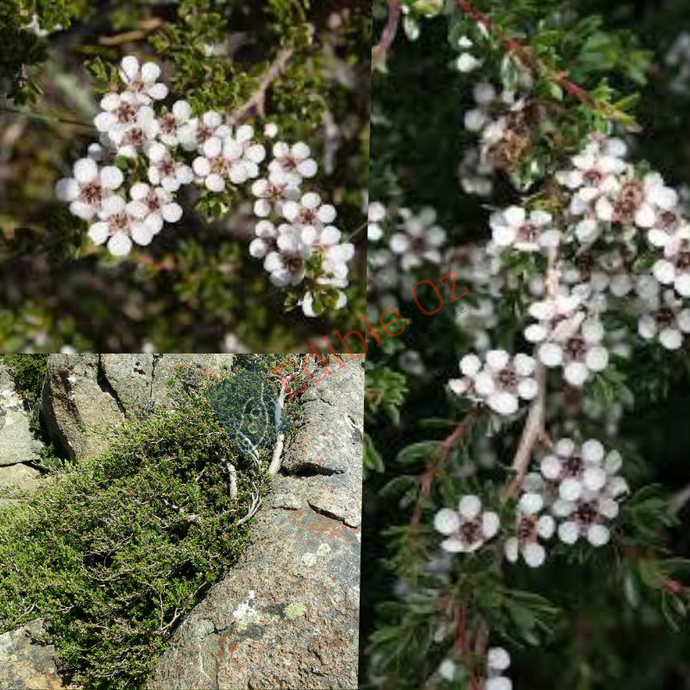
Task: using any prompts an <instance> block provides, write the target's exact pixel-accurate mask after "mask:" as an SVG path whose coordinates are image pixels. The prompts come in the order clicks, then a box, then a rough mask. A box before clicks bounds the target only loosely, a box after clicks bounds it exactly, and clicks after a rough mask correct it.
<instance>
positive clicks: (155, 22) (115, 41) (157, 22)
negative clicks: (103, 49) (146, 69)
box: [98, 17, 165, 46]
mask: <svg viewBox="0 0 690 690" xmlns="http://www.w3.org/2000/svg"><path fill="white" fill-rule="evenodd" d="M164 24H165V22H164V21H163V20H162V19H161V18H160V17H152V18H151V19H147V20H145V21H142V22H139V28H138V29H134V30H133V31H125V32H123V33H121V34H116V35H115V36H103V37H101V38H99V39H98V42H99V43H100V44H101V45H102V46H119V45H121V44H123V43H133V42H134V41H141V40H142V39H143V38H146V37H147V36H148V35H149V34H150V33H152V32H154V31H156V29H160V27H161V26H164Z"/></svg>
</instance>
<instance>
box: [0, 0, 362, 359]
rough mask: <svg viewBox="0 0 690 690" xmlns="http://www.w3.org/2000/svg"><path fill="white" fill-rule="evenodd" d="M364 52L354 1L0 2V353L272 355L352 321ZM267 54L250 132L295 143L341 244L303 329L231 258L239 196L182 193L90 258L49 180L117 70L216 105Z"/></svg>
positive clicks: (239, 93)
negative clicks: (262, 103) (272, 127)
mask: <svg viewBox="0 0 690 690" xmlns="http://www.w3.org/2000/svg"><path fill="white" fill-rule="evenodd" d="M370 42H371V18H370V7H369V4H368V3H366V2H364V0H326V1H324V2H311V3H310V2H309V0H267V1H266V2H260V3H246V2H241V1H239V0H118V1H117V2H114V1H109V0H54V1H53V0H3V2H2V3H0V350H2V351H7V352H15V351H36V352H51V351H56V350H59V349H61V348H63V347H66V348H67V350H69V351H71V350H76V351H108V352H118V351H124V352H138V351H141V350H142V349H148V350H151V351H154V350H155V351H157V352H166V351H178V352H179V351H182V352H187V351H189V352H195V351H200V352H202V351H220V350H223V349H227V350H237V351H264V352H271V351H273V352H283V351H297V350H304V349H306V347H307V346H308V345H309V344H310V343H311V342H312V341H318V342H319V343H321V340H322V336H323V335H324V334H326V333H332V331H333V330H334V329H335V328H340V329H341V330H342V328H343V326H347V330H349V329H350V328H352V327H355V322H356V321H357V315H358V314H360V313H361V312H362V310H363V307H364V300H365V287H364V272H365V268H364V262H365V255H366V251H365V247H364V241H365V239H364V233H363V232H361V231H360V230H361V229H362V225H363V218H364V216H363V207H364V205H365V203H366V190H367V183H368V179H367V178H368V146H369V135H368V131H369V80H370V66H369V65H370V52H369V51H370ZM284 48H290V49H291V50H292V51H293V55H292V58H291V60H290V61H289V63H288V68H287V70H286V71H285V72H284V73H283V75H282V76H281V78H279V79H278V80H277V81H275V82H274V83H273V85H272V88H271V89H270V91H269V92H268V98H267V103H266V113H265V119H261V118H259V119H258V120H257V121H256V122H255V124H256V125H257V126H258V127H260V126H261V125H262V124H263V123H265V122H275V123H276V124H278V125H279V126H280V131H281V136H284V137H286V138H289V140H304V141H306V142H307V143H308V144H309V145H310V146H311V147H312V150H313V151H314V153H315V157H316V158H317V160H318V161H319V163H320V174H319V177H318V182H317V184H318V186H319V191H320V192H321V193H322V196H323V197H325V198H326V199H327V200H328V201H329V202H332V203H334V204H335V205H336V206H337V208H338V212H339V218H338V225H339V227H340V229H341V230H342V231H343V234H344V235H350V234H353V233H354V234H353V238H352V241H353V242H355V244H356V247H357V254H356V257H355V260H354V265H353V266H351V272H350V278H351V287H350V289H349V291H348V297H349V304H348V306H347V307H346V308H345V309H344V310H342V311H338V312H333V313H331V314H330V315H329V314H326V315H324V316H323V317H321V318H317V319H307V318H306V317H304V316H303V315H302V313H301V310H300V309H299V308H298V309H295V310H292V311H289V312H286V311H285V310H284V308H283V306H282V305H283V298H284V295H283V294H282V291H281V290H280V289H278V288H276V287H274V286H272V285H271V284H270V283H269V281H268V279H267V276H268V274H267V273H266V272H265V271H264V270H263V267H262V262H261V261H257V260H255V259H253V258H251V257H250V256H249V254H248V250H247V247H248V244H249V241H250V240H251V238H252V237H253V219H252V217H251V215H250V210H251V205H250V203H249V202H250V201H251V200H250V199H246V198H233V197H232V195H231V194H226V195H223V198H222V199H220V200H215V201H213V202H209V203H207V204H206V205H204V204H201V205H198V204H196V202H197V201H198V199H197V198H195V197H194V196H193V195H192V194H191V193H189V194H187V197H184V198H183V199H182V203H183V206H184V208H185V215H184V219H183V221H182V222H181V223H179V224H178V225H176V226H175V227H174V229H172V230H169V231H168V232H165V233H162V234H161V236H160V237H158V238H157V239H156V242H154V243H153V244H152V245H151V246H150V247H147V248H146V249H145V250H140V251H138V252H136V253H134V254H133V255H132V256H130V257H128V259H127V260H125V261H114V260H112V258H109V257H108V256H107V253H106V252H105V251H103V250H102V249H101V248H96V247H94V246H93V245H92V244H91V243H90V241H88V240H87V239H86V237H85V231H86V225H85V224H82V223H81V222H80V221H78V220H77V219H75V218H74V217H72V216H70V215H69V213H68V211H67V208H66V207H65V205H64V204H63V203H61V202H59V201H58V200H57V199H56V197H55V194H54V184H55V181H56V180H57V179H58V178H60V177H63V176H65V175H67V174H68V173H69V172H70V170H71V166H72V164H73V162H74V161H75V160H76V159H77V158H79V157H81V156H83V155H85V152H86V147H87V145H88V144H89V143H90V142H91V141H92V140H93V138H94V136H93V130H92V128H91V127H90V122H91V119H92V117H93V115H94V114H95V113H96V110H97V103H98V99H99V94H98V90H99V89H101V90H103V89H105V88H107V85H108V83H109V81H110V80H111V79H112V76H113V72H114V67H115V65H116V64H117V62H118V61H119V60H120V58H121V57H122V56H123V55H126V54H135V55H138V56H139V57H142V58H149V59H153V60H156V61H158V62H159V63H160V64H161V65H162V66H163V70H164V76H163V78H164V80H165V81H167V82H168V83H169V84H170V86H171V91H172V93H174V95H175V96H176V97H177V98H186V99H187V100H189V101H190V102H191V103H192V104H193V105H194V106H197V107H199V108H204V109H211V108H214V109H217V110H220V111H230V110H232V109H233V108H234V107H237V106H239V105H242V104H244V103H245V102H246V101H247V100H248V99H249V97H250V95H251V94H252V93H253V92H254V91H255V90H256V89H257V86H258V85H259V83H260V80H261V77H262V75H263V74H264V72H265V71H266V69H267V67H268V66H269V65H270V64H271V62H272V61H273V60H274V59H275V58H276V55H277V54H278V53H279V51H280V50H281V49H284ZM195 208H196V210H195ZM205 216H208V217H205ZM209 217H210V218H213V220H209ZM343 332H346V331H343ZM229 336H230V337H229Z"/></svg>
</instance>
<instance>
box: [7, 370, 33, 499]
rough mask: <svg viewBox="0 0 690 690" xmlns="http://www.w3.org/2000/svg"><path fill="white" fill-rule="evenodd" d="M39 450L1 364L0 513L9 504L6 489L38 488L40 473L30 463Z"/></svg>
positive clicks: (19, 399) (19, 400) (12, 386)
mask: <svg viewBox="0 0 690 690" xmlns="http://www.w3.org/2000/svg"><path fill="white" fill-rule="evenodd" d="M41 447H42V444H41V442H40V441H38V440H37V439H36V438H35V436H34V434H33V432H32V431H31V428H30V424H29V413H28V412H27V411H26V410H25V408H24V402H23V400H22V398H21V397H20V396H19V394H18V393H17V392H16V391H15V388H14V382H13V381H12V378H11V376H10V374H9V371H8V369H7V367H5V366H4V365H3V364H2V363H0V510H2V509H3V508H6V507H7V506H8V505H10V504H11V503H12V500H11V499H10V498H7V497H6V495H5V493H6V490H7V489H10V490H14V489H21V490H23V491H34V490H35V489H36V488H37V487H38V484H39V478H40V476H41V473H40V472H39V471H38V470H37V469H36V468H35V467H31V466H30V463H33V462H35V461H36V460H38V458H39V455H40V452H41ZM27 463H29V464H27Z"/></svg>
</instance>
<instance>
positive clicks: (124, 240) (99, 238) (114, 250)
mask: <svg viewBox="0 0 690 690" xmlns="http://www.w3.org/2000/svg"><path fill="white" fill-rule="evenodd" d="M136 203H137V202H130V203H129V204H128V203H127V202H126V201H125V200H124V199H123V198H122V197H121V196H112V197H109V198H108V199H107V201H106V202H105V203H104V208H103V211H102V213H101V214H100V215H101V218H102V220H99V221H98V222H96V223H94V224H93V225H91V227H89V233H88V234H89V237H90V239H91V240H92V241H93V242H94V243H95V244H105V243H106V242H107V243H108V250H109V251H110V253H111V254H113V255H114V256H125V255H127V254H129V252H130V250H131V249H132V242H135V243H136V244H140V245H147V244H150V243H151V239H152V238H153V235H154V232H153V231H152V230H151V228H150V227H148V226H147V225H146V224H145V223H144V222H143V219H142V218H141V217H139V216H138V213H139V208H138V207H137V206H135V204H136Z"/></svg>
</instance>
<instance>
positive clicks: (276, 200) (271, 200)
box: [252, 171, 299, 218]
mask: <svg viewBox="0 0 690 690" xmlns="http://www.w3.org/2000/svg"><path fill="white" fill-rule="evenodd" d="M252 194H254V196H255V197H257V200H256V201H255V202H254V215H256V216H258V217H259V218H265V217H267V216H269V215H271V213H272V212H275V213H281V211H282V207H283V202H285V201H295V200H297V199H298V198H299V188H298V187H297V186H295V185H294V184H292V182H291V181H290V179H289V178H288V177H287V176H285V175H284V174H283V173H282V172H280V171H273V172H270V173H269V175H268V178H263V177H262V178H261V179H258V180H256V181H255V182H254V183H253V184H252Z"/></svg>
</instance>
